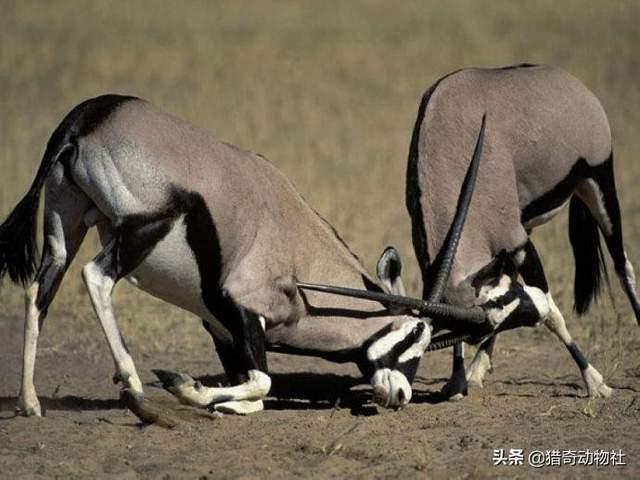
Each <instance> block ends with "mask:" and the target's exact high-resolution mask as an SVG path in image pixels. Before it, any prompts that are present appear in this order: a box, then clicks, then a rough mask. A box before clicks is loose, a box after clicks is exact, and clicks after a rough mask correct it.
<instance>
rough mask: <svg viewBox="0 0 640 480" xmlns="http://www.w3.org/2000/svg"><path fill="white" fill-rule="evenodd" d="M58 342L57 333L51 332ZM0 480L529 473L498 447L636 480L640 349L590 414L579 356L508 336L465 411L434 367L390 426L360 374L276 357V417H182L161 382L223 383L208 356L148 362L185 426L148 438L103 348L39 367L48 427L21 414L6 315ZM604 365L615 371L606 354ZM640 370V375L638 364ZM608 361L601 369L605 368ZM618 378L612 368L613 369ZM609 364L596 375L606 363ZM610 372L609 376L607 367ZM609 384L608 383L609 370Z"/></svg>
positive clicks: (56, 354) (17, 338)
mask: <svg viewBox="0 0 640 480" xmlns="http://www.w3.org/2000/svg"><path fill="white" fill-rule="evenodd" d="M52 328H53V327H52ZM0 338H2V339H3V342H2V346H3V348H2V349H1V350H0V362H1V364H2V368H1V369H0V465H1V468H0V476H1V477H3V478H45V477H46V478H51V477H56V478H98V477H100V478H163V479H169V478H201V479H204V478H296V477H304V478H426V477H429V478H441V477H444V476H447V477H448V478H489V477H491V478H494V477H495V476H505V477H528V476H529V475H531V474H532V473H534V472H533V470H534V469H533V468H531V467H528V466H526V465H525V466H494V465H493V461H492V457H493V449H496V448H498V449H499V448H502V449H505V450H506V451H508V450H509V449H512V448H522V449H524V451H525V463H526V458H527V457H526V456H527V455H528V454H529V452H531V451H532V450H542V451H545V450H553V449H559V450H561V451H562V450H587V449H591V450H595V449H600V450H602V449H608V450H610V449H615V450H618V449H621V450H622V451H623V452H624V454H625V455H626V456H625V461H626V463H627V465H626V466H624V467H623V466H615V467H614V466H600V467H595V466H579V467H571V466H561V467H544V468H541V469H538V471H537V472H536V473H542V474H543V475H548V476H550V477H565V478H578V477H580V478H596V477H601V476H610V475H614V476H616V477H627V478H639V477H638V475H640V462H639V460H638V459H639V458H640V436H639V433H640V432H639V420H640V401H638V392H640V368H639V365H638V362H637V358H638V356H637V351H638V348H640V341H638V340H636V341H635V342H633V341H632V342H631V343H627V344H626V349H627V350H628V351H627V352H625V353H621V354H620V355H619V356H618V358H616V359H615V362H616V368H615V371H614V372H613V374H612V376H609V383H610V385H611V386H614V387H615V388H616V391H615V395H614V396H613V397H612V398H610V399H609V400H606V401H604V400H597V401H589V400H588V399H586V398H585V391H584V389H583V387H582V383H581V380H580V377H579V374H578V372H577V369H576V368H575V366H574V365H573V364H572V362H571V360H570V358H569V355H568V354H567V352H565V351H564V349H563V348H562V347H561V346H560V345H559V343H558V342H557V341H556V340H555V339H554V338H552V337H551V336H550V335H549V334H547V333H546V332H544V331H541V330H540V331H531V330H529V331H526V332H515V333H509V334H506V335H504V336H503V337H502V338H501V339H500V341H499V343H498V348H497V351H496V352H497V353H496V359H495V360H496V362H495V371H494V373H493V374H492V375H490V376H489V377H488V380H487V382H485V387H484V388H483V389H476V390H473V391H472V392H471V395H470V396H469V397H467V398H466V399H464V400H463V401H461V402H446V401H441V399H440V398H439V395H438V390H439V389H440V387H441V385H442V381H443V380H444V377H445V375H446V373H447V371H448V368H449V367H448V357H446V356H445V355H444V354H440V353H437V354H431V355H430V356H429V357H428V358H426V359H425V360H424V361H423V363H422V366H421V370H420V372H419V377H418V379H417V380H416V382H415V383H414V400H413V401H412V403H411V404H410V405H409V406H408V407H407V408H405V409H403V410H401V411H398V412H393V411H385V410H381V409H379V408H377V407H376V406H375V405H374V404H372V403H371V399H370V391H369V389H368V388H367V387H366V386H358V384H359V383H360V382H359V380H358V379H357V372H356V370H355V368H354V367H351V366H340V365H333V364H330V363H328V362H324V361H320V360H316V359H307V358H302V357H290V356H285V355H270V357H269V361H270V368H271V371H272V373H273V389H272V392H271V393H272V396H271V397H270V399H269V401H268V402H266V410H265V411H264V412H261V413H257V414H254V415H251V416H247V417H240V416H229V415H225V416H218V415H212V414H209V413H208V412H206V411H202V410H196V409H191V408H188V407H182V406H180V405H179V404H177V402H175V401H174V399H173V398H172V397H171V396H170V395H169V394H168V393H166V392H164V391H163V390H161V389H159V388H157V385H156V384H154V383H153V382H154V378H153V374H152V373H151V369H152V368H167V369H174V370H181V371H185V372H189V373H190V374H192V375H194V376H198V377H200V378H202V379H203V380H204V381H205V383H209V384H214V385H215V384H216V383H217V382H219V381H222V380H223V377H222V375H221V372H222V368H221V366H220V364H219V362H218V360H217V358H215V356H214V355H212V353H211V351H210V350H209V349H208V348H204V347H203V348H200V349H197V350H191V351H185V352H183V353H175V352H173V353H163V352H157V353H146V354H139V355H136V353H135V348H133V350H134V357H135V359H136V361H137V365H138V370H139V372H140V374H141V376H142V378H143V380H144V381H147V382H149V383H147V385H146V392H147V398H148V399H150V400H151V401H153V402H154V404H155V405H156V406H159V407H160V408H164V409H165V411H166V412H167V413H169V414H170V415H172V416H173V417H174V418H175V419H177V421H178V427H177V428H176V429H174V430H171V431H170V430H165V429H162V428H160V427H157V426H151V427H146V428H140V427H139V426H138V425H137V424H138V422H137V418H136V417H135V416H133V415H132V414H130V413H128V412H127V411H126V410H123V409H122V408H121V405H120V403H119V400H118V391H117V387H116V386H114V385H112V384H111V381H110V378H111V375H112V373H113V372H112V362H111V360H110V358H109V355H108V352H107V351H106V348H104V347H103V346H97V347H96V348H95V349H86V348H85V349H81V350H78V351H76V352H73V353H65V352H62V351H58V349H56V348H51V347H47V340H46V335H44V339H43V342H42V349H41V351H40V354H39V359H38V361H39V363H38V367H39V368H38V371H39V375H38V378H37V387H38V390H39V394H40V399H41V402H42V404H43V406H44V408H45V409H46V415H45V417H44V418H17V417H14V416H13V409H14V406H15V403H16V391H17V385H18V381H19V374H20V352H21V341H22V340H21V321H19V320H18V319H16V318H13V317H11V318H9V317H6V316H4V317H3V316H0ZM597 360H600V361H606V358H604V357H603V356H602V355H599V356H598V358H597ZM634 362H635V363H634ZM594 363H596V362H594ZM607 363H609V364H610V361H609V362H607ZM596 364H597V363H596ZM602 370H603V371H605V372H606V371H607V368H604V366H603V368H602ZM609 370H611V369H609Z"/></svg>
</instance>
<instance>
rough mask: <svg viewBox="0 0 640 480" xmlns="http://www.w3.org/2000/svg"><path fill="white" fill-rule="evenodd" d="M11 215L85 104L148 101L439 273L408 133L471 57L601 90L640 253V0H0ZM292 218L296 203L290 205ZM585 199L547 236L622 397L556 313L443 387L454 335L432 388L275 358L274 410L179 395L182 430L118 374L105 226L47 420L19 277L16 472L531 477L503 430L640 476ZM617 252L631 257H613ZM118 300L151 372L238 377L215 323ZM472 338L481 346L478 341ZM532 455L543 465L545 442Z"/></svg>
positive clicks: (3, 139) (5, 385) (627, 389)
mask: <svg viewBox="0 0 640 480" xmlns="http://www.w3.org/2000/svg"><path fill="white" fill-rule="evenodd" d="M0 12H1V13H0V152H1V154H0V219H4V218H5V217H6V215H8V214H9V212H10V211H11V209H12V208H13V206H14V205H15V204H16V203H17V202H18V200H19V199H20V198H21V196H22V195H23V194H24V193H25V192H26V190H27V189H28V187H29V185H30V182H31V180H32V178H33V177H34V175H35V171H36V169H37V167H38V165H39V163H40V159H41V156H42V153H43V151H44V147H45V145H46V142H47V140H48V137H49V135H50V134H51V132H52V131H53V129H54V128H55V127H56V126H57V124H58V122H59V121H60V120H61V119H62V118H63V116H64V115H65V114H66V113H67V112H68V111H69V110H70V109H71V108H72V107H73V106H74V105H76V104H77V103H79V102H80V101H82V100H84V99H87V98H89V97H92V96H96V95H99V94H101V93H105V92H116V93H126V94H132V95H136V96H139V97H143V98H145V99H148V100H150V101H152V102H153V103H155V104H157V105H159V106H161V107H162V108H164V109H166V110H168V111H170V112H172V113H174V114H176V115H178V116H180V117H183V118H186V119H188V120H190V121H191V122H193V123H194V124H196V125H199V126H202V127H204V128H206V129H207V130H209V131H211V132H213V133H214V134H215V135H216V136H217V137H218V138H220V139H223V140H226V141H228V142H230V143H233V144H236V145H238V146H241V147H244V148H247V149H251V150H255V151H258V152H260V153H262V154H263V155H265V156H266V157H267V158H269V159H270V160H271V161H272V162H273V163H274V164H275V165H276V166H277V167H278V168H280V169H281V170H282V171H284V172H285V174H286V175H287V176H288V177H289V178H291V179H292V180H293V182H294V183H295V185H296V186H297V188H298V190H299V191H300V192H301V193H302V194H303V196H304V197H305V198H306V199H307V200H308V202H309V203H310V204H311V205H312V206H313V207H314V208H315V209H317V210H318V211H319V212H320V213H321V214H322V215H323V216H324V217H325V218H326V219H328V220H329V221H330V222H331V223H332V224H333V225H334V226H335V227H336V229H337V230H338V231H339V232H340V233H341V235H342V236H343V238H344V239H345V240H346V242H347V243H348V244H349V245H350V246H351V248H352V250H354V251H355V252H356V253H357V254H358V255H359V256H360V257H361V258H362V260H363V262H364V263H365V265H366V266H367V267H368V268H369V269H370V270H371V271H373V269H374V265H375V261H376V260H377V258H378V255H379V254H380V252H381V251H382V249H383V248H384V247H385V246H386V245H389V244H393V245H395V246H396V247H397V248H398V249H399V250H400V252H401V255H402V257H403V259H404V278H405V283H406V284H407V286H408V289H409V291H410V293H412V294H414V295H418V294H419V292H420V290H421V282H420V278H419V274H418V268H417V264H416V261H415V258H414V256H413V249H412V245H411V239H410V227H409V217H408V215H407V212H406V210H405V206H404V181H405V167H406V158H407V152H408V144H409V137H410V133H411V129H412V127H413V123H414V120H415V115H416V112H417V107H418V102H419V99H420V96H421V95H422V93H423V91H424V90H425V89H426V88H427V87H428V86H429V85H430V84H431V83H432V82H434V81H435V80H437V79H438V78H439V77H440V76H442V75H444V74H445V73H447V72H449V71H451V70H454V69H458V68H460V67H464V66H502V65H508V64H514V63H520V62H530V63H549V64H553V65H557V66H561V67H563V68H565V69H567V70H569V71H570V72H572V73H573V74H574V75H576V76H577V77H578V78H580V79H582V80H583V82H584V83H585V84H586V85H587V86H588V87H589V88H590V89H591V90H593V91H594V92H595V94H596V95H597V96H598V97H599V98H600V100H601V101H602V103H603V105H604V108H605V110H606V111H607V113H608V115H609V119H610V122H611V125H612V130H613V135H614V149H615V154H616V160H615V162H616V165H615V167H616V176H617V185H618V191H619V196H620V200H621V206H622V215H623V226H624V234H625V241H626V246H627V250H628V252H629V255H630V258H631V259H632V261H634V262H635V264H636V266H638V267H640V244H639V243H640V242H638V240H639V239H640V198H639V197H638V195H637V191H638V190H637V185H638V182H640V166H639V165H640V135H638V131H639V129H640V109H639V108H638V105H640V82H638V78H639V75H640V56H639V55H638V48H637V47H638V45H640V4H639V3H638V2H636V1H633V0H629V1H622V0H620V1H615V2H603V1H577V0H565V1H562V2H558V1H547V0H541V1H536V2H520V1H508V0H504V1H503V0H495V1H492V2H480V1H476V2H474V1H462V0H455V1H448V2H436V1H403V2H385V1H373V0H371V1H333V0H328V1H323V2H312V1H305V2H294V1H235V2H230V1H229V2H222V1H188V2H177V1H176V2H171V1H162V2H160V1H157V2H156V1H145V2H142V1H129V2H124V1H116V2H104V1H96V2H81V1H47V2H38V1H29V0H21V1H10V0H9V1H7V0H0ZM292 221H295V219H292ZM566 223H567V222H566V212H565V213H564V214H562V215H560V216H559V218H557V219H555V220H554V221H553V222H552V223H550V224H548V225H547V226H544V227H543V228H540V229H538V230H537V231H536V232H535V233H534V240H535V242H536V243H537V245H538V247H539V250H540V253H541V256H542V258H543V262H544V264H545V266H546V272H547V274H548V277H549V281H550V284H551V289H552V291H553V293H554V295H555V298H556V302H557V303H558V305H559V307H560V309H561V310H562V311H563V312H564V313H565V314H566V317H567V322H568V326H569V329H570V331H571V332H572V333H573V335H574V337H575V339H576V341H577V342H578V343H579V344H580V345H581V346H582V348H583V350H584V351H585V352H586V354H587V356H588V357H589V358H590V360H591V361H592V363H593V364H594V365H595V366H596V367H597V368H598V369H599V370H600V371H601V372H602V373H603V375H604V376H605V378H606V380H607V381H608V383H609V384H610V385H611V386H612V387H614V388H615V389H616V390H615V393H614V395H613V397H612V398H611V399H609V400H606V401H605V400H589V399H588V398H586V397H585V389H584V387H583V385H582V381H581V377H580V374H579V371H578V369H577V368H576V366H575V365H574V363H573V362H572V360H571V358H570V356H569V354H568V353H567V352H566V351H565V349H564V348H563V347H562V346H561V344H560V343H559V342H558V341H557V339H555V338H554V337H553V336H552V335H551V334H549V333H548V332H547V331H546V330H545V329H544V327H541V328H539V329H527V330H526V331H525V330H523V331H518V332H509V333H507V334H505V335H504V336H503V337H501V338H500V339H499V340H498V342H497V346H496V352H495V365H494V366H495V370H494V372H493V374H491V375H489V376H488V378H487V381H486V382H485V387H484V388H483V389H474V390H471V391H470V396H469V397H468V398H466V399H464V400H463V401H461V402H457V403H450V402H442V401H441V399H440V398H439V396H438V391H439V389H440V387H441V386H442V383H443V381H444V379H445V377H446V375H447V373H448V372H449V368H450V366H449V358H448V354H447V353H438V354H431V355H429V356H428V357H426V358H425V360H424V361H423V362H422V365H421V369H420V371H419V377H418V379H417V381H416V383H415V384H414V389H415V393H414V395H415V402H414V403H412V404H411V405H409V406H408V407H407V408H405V409H404V410H402V411H399V412H387V411H382V410H379V409H377V408H376V407H374V406H373V405H372V404H371V403H370V398H369V396H368V395H369V392H368V389H367V388H362V387H354V384H356V383H357V381H356V380H355V377H356V376H357V375H356V374H357V372H356V370H355V368H353V367H351V366H337V365H332V364H330V363H328V362H324V361H319V360H314V359H303V358H295V357H287V356H283V355H271V356H270V357H269V361H270V367H271V370H272V372H273V374H274V388H273V397H272V398H271V399H270V401H268V402H267V403H266V408H267V409H266V411H264V412H261V413H259V414H256V415H253V416H249V417H233V416H224V417H218V416H214V415H210V414H206V413H202V412H196V411H194V410H191V409H186V408H182V409H179V407H178V405H177V404H176V403H175V402H174V401H173V399H172V398H171V397H170V396H169V395H168V394H166V393H165V392H163V391H161V390H159V389H157V388H154V385H153V384H150V385H148V386H146V391H147V395H148V397H149V398H152V399H155V400H157V401H158V402H160V403H161V404H162V405H165V407H166V408H167V409H169V410H170V411H173V412H174V414H175V415H177V416H178V417H179V418H180V422H179V426H178V428H176V429H175V430H173V431H166V430H163V429H161V428H159V427H156V426H153V427H148V428H145V429H139V428H137V427H136V421H137V420H136V418H135V417H134V416H132V415H130V414H128V413H127V412H126V411H124V410H122V409H121V408H120V405H119V403H118V400H117V398H118V390H117V387H116V386H114V385H112V384H111V381H110V377H111V374H112V368H113V364H112V361H111V359H110V355H109V352H108V348H107V346H106V342H105V341H104V339H103V337H102V334H101V332H100V328H99V326H98V322H97V320H96V319H95V317H94V314H93V312H92V309H91V306H90V303H89V300H88V297H87V295H86V294H85V289H84V286H83V284H82V282H81V280H80V269H81V267H82V265H84V264H85V263H86V262H88V261H89V260H90V259H91V258H92V256H93V255H95V253H96V252H97V251H98V242H97V239H96V237H95V235H91V236H89V237H88V238H87V240H86V241H85V244H84V246H83V247H82V250H81V252H80V254H79V255H78V256H77V258H76V260H75V262H74V264H73V266H72V267H71V269H70V271H69V273H68V274H67V276H66V278H65V280H64V282H63V284H62V287H61V289H60V292H59V294H58V296H57V298H56V301H55V302H54V303H53V305H52V307H51V309H50V312H49V316H48V318H47V322H46V324H45V327H44V331H43V334H42V336H41V341H40V349H39V356H38V365H37V378H36V386H37V388H38V391H39V394H40V397H41V401H42V403H43V405H44V407H45V408H46V410H47V415H46V416H45V418H29V419H25V418H13V416H12V415H13V413H12V412H13V408H14V406H15V403H16V396H17V392H18V385H19V378H20V369H21V367H20V361H21V360H20V358H21V350H22V328H23V323H22V318H23V308H24V307H23V304H24V300H23V291H22V289H21V288H18V287H15V286H13V285H12V284H10V282H9V281H8V280H5V281H4V282H3V283H2V284H1V285H0V364H1V365H2V366H1V367H0V477H2V476H4V477H6V478H18V477H25V478H27V477H28V478H45V477H63V478H86V477H91V478H97V477H104V478H236V477H242V478H265V477H278V478H289V477H294V476H296V477H300V476H303V477H307V476H308V477H315V478H345V477H356V478H385V477H389V478H398V477H400V476H402V477H406V478H413V477H419V478H421V477H424V478H439V477H442V476H445V475H446V476H448V477H451V478H463V477H464V478H477V477H487V478H488V477H495V476H506V477H527V476H528V475H530V474H531V473H532V471H533V470H532V469H531V468H530V467H528V466H526V465H524V466H494V465H493V462H492V455H493V449H496V448H498V449H499V448H502V449H506V450H508V449H511V448H522V449H524V450H525V454H526V452H530V451H531V450H535V449H538V450H542V451H544V450H552V449H560V450H563V449H564V450H566V449H572V450H585V449H592V450H593V449H609V450H610V449H616V450H617V449H622V450H623V452H624V453H625V454H626V463H627V466H626V467H622V466H615V467H614V466H599V467H596V466H576V467H572V466H568V465H565V466H562V467H545V468H542V469H539V470H538V473H542V474H544V475H547V476H551V477H568V478H575V477H582V478H585V477H586V478H593V477H598V476H605V475H614V476H627V477H629V478H639V477H638V475H639V474H640V441H639V438H640V429H639V427H638V425H639V420H640V401H637V397H638V392H639V391H640V331H639V330H638V327H637V326H636V322H635V319H634V318H633V315H632V313H631V310H630V308H629V307H628V305H627V302H626V300H625V298H624V297H623V295H622V294H621V289H620V288H619V285H618V283H617V281H616V279H615V278H612V280H613V281H612V283H611V289H610V290H607V289H605V290H604V292H603V296H602V298H601V300H600V302H599V304H598V305H597V306H596V307H595V308H593V309H592V311H591V312H590V313H589V315H588V316H586V317H584V318H578V317H577V316H576V315H575V314H574V313H573V312H572V298H573V286H572V285H573V259H572V254H571V250H570V247H569V242H568V236H567V225H566ZM610 271H611V269H610ZM114 303H115V308H116V314H117V317H118V321H119V324H120V327H121V329H122V332H123V335H124V337H125V338H126V341H127V342H128V344H129V347H130V349H131V351H132V355H133V357H134V360H135V361H136V362H137V366H138V370H139V372H140V374H141V376H142V378H143V380H144V381H146V382H152V381H153V380H154V378H153V375H152V374H151V368H168V369H173V370H184V371H187V372H189V373H191V374H192V375H194V376H204V375H210V377H207V378H205V382H206V381H209V382H213V383H215V382H216V381H219V380H220V379H221V377H220V374H221V373H222V368H221V366H220V363H219V362H218V360H217V358H216V356H215V355H214V354H213V351H212V346H211V341H210V340H209V337H208V335H207V334H206V333H205V332H204V330H203V329H202V328H201V327H200V322H199V320H198V319H196V318H194V317H192V316H191V315H189V314H187V313H184V312H182V311H180V310H177V309H176V308H173V307H171V306H168V305H166V304H164V303H162V302H159V301H157V300H155V299H153V298H150V297H149V296H147V295H145V294H143V293H141V292H139V291H137V290H135V289H134V288H133V287H131V286H129V285H128V284H125V282H123V283H122V284H121V285H118V287H117V289H116V292H115V294H114ZM472 350H473V349H472V348H468V349H467V358H468V359H470V356H471V353H472ZM525 463H526V461H525Z"/></svg>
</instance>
